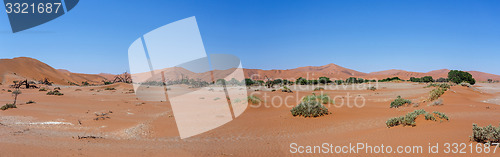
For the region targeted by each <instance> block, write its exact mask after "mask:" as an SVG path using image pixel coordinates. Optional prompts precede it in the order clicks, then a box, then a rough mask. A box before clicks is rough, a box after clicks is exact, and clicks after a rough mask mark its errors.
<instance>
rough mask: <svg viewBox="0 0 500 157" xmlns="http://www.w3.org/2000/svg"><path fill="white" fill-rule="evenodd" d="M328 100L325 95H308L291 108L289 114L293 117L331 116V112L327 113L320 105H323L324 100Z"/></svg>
mask: <svg viewBox="0 0 500 157" xmlns="http://www.w3.org/2000/svg"><path fill="white" fill-rule="evenodd" d="M326 98H328V100H329V98H330V97H328V96H326V95H318V96H316V95H314V94H313V95H309V96H306V97H304V99H302V101H301V102H300V103H299V104H298V105H297V106H295V107H294V108H292V109H291V110H290V112H291V113H292V115H293V116H294V117H295V116H304V117H319V116H324V115H328V114H331V112H329V111H328V109H327V108H326V107H325V106H323V105H322V103H325V101H324V100H325V99H326Z"/></svg>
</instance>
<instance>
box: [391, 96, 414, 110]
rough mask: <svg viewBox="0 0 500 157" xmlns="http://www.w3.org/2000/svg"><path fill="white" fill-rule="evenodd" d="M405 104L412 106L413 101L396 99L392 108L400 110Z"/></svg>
mask: <svg viewBox="0 0 500 157" xmlns="http://www.w3.org/2000/svg"><path fill="white" fill-rule="evenodd" d="M404 104H411V101H410V100H408V99H403V98H401V96H398V97H397V98H396V99H394V101H392V102H391V108H398V107H400V106H403V105H404Z"/></svg>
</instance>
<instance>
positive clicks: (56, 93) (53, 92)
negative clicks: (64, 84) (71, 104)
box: [47, 90, 64, 96]
mask: <svg viewBox="0 0 500 157" xmlns="http://www.w3.org/2000/svg"><path fill="white" fill-rule="evenodd" d="M47 95H57V96H61V95H64V94H63V93H61V92H59V91H58V90H54V91H49V92H47Z"/></svg>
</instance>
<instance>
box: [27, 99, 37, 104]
mask: <svg viewBox="0 0 500 157" xmlns="http://www.w3.org/2000/svg"><path fill="white" fill-rule="evenodd" d="M34 103H36V102H35V101H33V100H30V101H28V102H26V104H34Z"/></svg>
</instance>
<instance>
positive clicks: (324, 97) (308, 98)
mask: <svg viewBox="0 0 500 157" xmlns="http://www.w3.org/2000/svg"><path fill="white" fill-rule="evenodd" d="M302 101H318V102H320V103H322V104H328V103H332V104H334V103H335V102H334V101H333V99H331V98H330V96H328V95H326V94H320V95H316V94H314V93H313V95H308V96H305V97H304V98H302Z"/></svg>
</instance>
